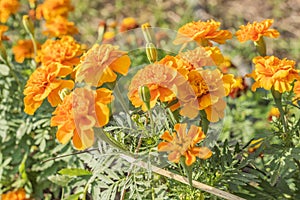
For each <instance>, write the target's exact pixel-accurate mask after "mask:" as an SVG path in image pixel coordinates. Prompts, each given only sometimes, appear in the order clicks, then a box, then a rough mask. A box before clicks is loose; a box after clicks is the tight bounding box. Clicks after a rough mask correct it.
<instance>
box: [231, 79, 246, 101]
mask: <svg viewBox="0 0 300 200" xmlns="http://www.w3.org/2000/svg"><path fill="white" fill-rule="evenodd" d="M234 80H235V83H233V84H232V86H231V91H230V93H229V96H230V97H231V98H236V97H239V96H241V94H242V92H245V91H246V90H247V88H248V86H247V85H246V83H245V79H244V78H243V77H236V78H235V79H234Z"/></svg>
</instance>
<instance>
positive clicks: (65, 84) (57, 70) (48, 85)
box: [23, 63, 74, 115]
mask: <svg viewBox="0 0 300 200" xmlns="http://www.w3.org/2000/svg"><path fill="white" fill-rule="evenodd" d="M71 72H72V69H70V68H69V67H66V66H64V65H61V64H60V63H51V64H49V65H47V66H41V67H39V68H37V69H36V70H35V71H34V72H33V73H32V74H31V76H30V77H29V79H28V81H27V84H26V86H25V89H24V92H23V93H24V95H25V97H24V105H25V109H24V111H25V112H26V113H27V114H29V115H33V114H34V112H35V111H36V110H37V109H38V108H39V107H40V106H41V104H42V102H43V100H44V99H46V98H48V101H49V103H50V104H51V106H57V105H58V104H59V103H60V102H61V99H60V97H59V94H58V93H59V91H60V90H62V89H63V88H69V89H72V88H73V87H74V83H73V81H71V80H62V79H61V78H59V77H61V76H66V75H68V74H70V73H71Z"/></svg>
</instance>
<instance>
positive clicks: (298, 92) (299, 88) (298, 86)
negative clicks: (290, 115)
mask: <svg viewBox="0 0 300 200" xmlns="http://www.w3.org/2000/svg"><path fill="white" fill-rule="evenodd" d="M293 91H294V94H295V97H294V101H300V81H296V82H295V84H294V90H293Z"/></svg>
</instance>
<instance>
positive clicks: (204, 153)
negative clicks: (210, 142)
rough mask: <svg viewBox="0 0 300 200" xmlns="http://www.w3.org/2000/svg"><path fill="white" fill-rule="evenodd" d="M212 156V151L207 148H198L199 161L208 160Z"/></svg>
mask: <svg viewBox="0 0 300 200" xmlns="http://www.w3.org/2000/svg"><path fill="white" fill-rule="evenodd" d="M211 156H212V151H211V150H210V149H209V148H207V147H200V150H199V154H198V157H199V158H201V159H204V160H205V159H208V158H210V157H211Z"/></svg>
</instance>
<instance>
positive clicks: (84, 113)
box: [51, 88, 112, 150]
mask: <svg viewBox="0 0 300 200" xmlns="http://www.w3.org/2000/svg"><path fill="white" fill-rule="evenodd" d="M111 94H112V92H111V91H110V90H108V89H106V88H100V89H98V90H96V91H94V90H91V89H88V88H76V89H75V90H74V91H73V92H72V93H71V94H69V95H67V96H65V98H64V100H63V102H62V103H61V104H60V105H58V106H57V108H56V109H55V111H54V112H53V115H54V116H53V117H52V118H51V126H57V127H58V130H57V133H56V138H57V139H58V141H59V142H61V143H62V144H66V143H67V142H68V141H69V140H70V139H71V138H72V141H73V145H74V147H75V148H76V149H79V150H83V149H86V148H89V147H91V146H92V145H93V143H94V130H93V127H102V126H104V125H106V124H107V123H108V121H109V108H108V106H107V104H109V103H110V102H111V101H112V95H111Z"/></svg>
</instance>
